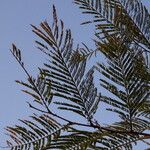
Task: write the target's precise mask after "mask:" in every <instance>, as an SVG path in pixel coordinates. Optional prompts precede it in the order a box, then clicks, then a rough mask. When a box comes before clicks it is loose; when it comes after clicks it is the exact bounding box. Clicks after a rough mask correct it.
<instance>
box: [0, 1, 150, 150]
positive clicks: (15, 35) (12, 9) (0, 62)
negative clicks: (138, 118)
mask: <svg viewBox="0 0 150 150" xmlns="http://www.w3.org/2000/svg"><path fill="white" fill-rule="evenodd" d="M143 2H144V4H146V6H147V7H149V8H150V1H149V0H143ZM52 4H55V6H56V8H57V10H58V16H60V18H61V19H63V20H64V22H65V25H66V27H68V28H71V29H72V32H73V36H74V40H75V42H76V43H81V42H85V43H86V44H87V45H89V46H92V44H90V43H89V39H91V38H92V32H93V30H92V27H86V26H80V23H81V22H82V21H84V20H85V19H84V17H83V16H82V15H81V13H80V11H79V9H78V8H77V7H76V6H75V5H74V4H73V3H72V0H0V22H1V23H0V97H1V98H0V102H1V104H0V133H1V134H0V145H4V141H5V140H6V136H5V134H4V133H5V130H4V129H3V128H4V127H6V126H7V125H14V124H16V123H17V122H18V121H17V120H18V119H19V118H28V116H29V115H31V111H30V109H28V105H27V103H26V101H29V100H30V99H31V98H30V97H28V96H26V95H25V94H24V93H22V92H21V91H20V89H22V88H23V87H21V86H19V85H17V84H16V83H15V82H14V81H15V80H16V79H19V80H24V81H25V79H26V76H25V74H24V73H23V72H22V70H21V68H20V66H19V65H18V64H17V63H16V61H15V59H14V58H13V57H12V55H11V53H10V51H9V49H10V48H11V43H16V45H17V46H18V47H19V48H20V49H22V54H23V59H24V61H25V64H26V66H27V68H28V69H29V70H30V72H31V74H33V75H36V73H37V72H38V70H37V67H39V66H42V63H43V61H44V60H45V58H44V57H43V56H41V52H39V51H38V50H36V48H35V44H34V40H35V39H36V38H35V36H34V34H33V33H32V31H31V27H30V24H34V25H39V23H40V22H41V21H43V20H45V19H46V20H48V21H50V20H51V14H52ZM142 149H143V147H142V145H139V148H138V149H136V150H142Z"/></svg>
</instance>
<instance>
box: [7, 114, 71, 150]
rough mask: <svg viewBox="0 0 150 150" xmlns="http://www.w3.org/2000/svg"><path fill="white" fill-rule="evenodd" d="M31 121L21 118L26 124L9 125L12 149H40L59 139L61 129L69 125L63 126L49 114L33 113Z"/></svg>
mask: <svg viewBox="0 0 150 150" xmlns="http://www.w3.org/2000/svg"><path fill="white" fill-rule="evenodd" d="M31 119H32V120H31V121H29V120H20V121H21V122H22V123H23V124H24V126H26V127H24V126H18V125H16V126H15V127H7V128H6V130H7V131H8V134H9V136H10V137H11V139H13V141H14V142H10V141H7V143H9V144H8V147H9V148H11V149H12V150H30V149H34V150H37V149H38V150H39V149H43V148H44V147H45V146H47V145H49V144H50V143H51V141H52V140H54V139H57V137H59V135H60V134H61V131H63V130H66V129H67V128H68V126H67V125H66V126H62V125H61V124H59V123H58V122H56V121H55V120H54V119H53V118H51V117H50V116H49V115H46V114H43V115H40V116H38V115H33V116H31ZM15 144H16V145H15Z"/></svg>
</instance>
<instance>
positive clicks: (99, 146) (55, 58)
mask: <svg viewBox="0 0 150 150" xmlns="http://www.w3.org/2000/svg"><path fill="white" fill-rule="evenodd" d="M74 2H75V4H77V5H79V8H80V9H81V10H82V11H83V13H84V14H91V15H92V16H93V20H92V21H86V22H84V23H83V24H88V23H94V24H95V25H96V34H95V40H94V42H95V45H96V49H95V50H91V49H89V48H88V47H87V46H86V45H85V44H83V46H84V47H82V48H80V47H79V46H77V48H76V49H75V48H74V45H73V38H72V35H71V30H69V29H65V28H64V23H63V21H61V20H58V18H57V14H56V9H55V7H53V25H52V26H50V25H49V24H48V23H47V22H46V21H44V22H42V23H41V24H40V27H36V26H34V25H32V28H33V30H32V31H33V32H34V33H35V34H36V36H38V37H39V40H38V41H35V42H36V44H37V47H38V49H39V50H40V51H42V52H43V53H45V54H46V55H47V57H48V61H47V62H46V63H44V67H43V68H40V69H39V75H38V77H37V78H33V77H32V76H31V75H30V74H29V73H28V71H27V70H26V68H25V65H24V63H23V61H22V59H21V51H20V50H19V49H18V48H17V47H16V46H15V45H14V44H13V47H12V50H11V52H12V54H13V56H14V57H15V58H16V60H17V61H18V63H19V64H20V66H21V67H22V69H23V70H24V72H25V73H26V75H27V77H28V80H27V82H23V81H17V83H19V84H21V85H23V86H24V87H26V88H27V90H23V92H25V93H27V94H29V95H30V96H32V98H33V100H34V102H36V104H38V105H36V107H35V106H34V105H32V104H31V103H29V106H30V108H32V109H34V110H36V111H38V112H39V113H42V115H32V116H31V119H32V121H30V120H20V121H21V122H22V123H23V126H18V125H16V126H15V127H7V128H6V130H7V131H8V134H9V135H10V138H11V139H12V141H11V140H9V141H7V144H8V147H9V148H11V149H12V150H20V149H21V150H27V149H34V150H37V149H38V150H46V149H60V150H61V149H62V150H123V149H125V150H132V148H133V144H137V142H138V141H143V142H144V143H146V144H147V145H149V144H150V143H148V142H146V141H145V140H146V139H149V138H150V134H149V133H148V132H147V131H149V129H150V123H149V121H150V109H149V108H150V107H149V106H150V99H149V97H150V95H149V94H150V90H149V84H150V82H149V81H150V72H149V67H150V66H149V63H148V62H149V57H148V55H149V50H150V41H149V40H150V24H149V21H148V20H149V18H150V15H149V14H148V11H147V9H146V8H145V6H143V4H142V3H141V2H140V1H139V0H133V1H131V0H74ZM96 52H99V53H100V54H101V57H105V58H106V62H103V63H102V62H100V61H99V62H97V63H96V64H93V67H92V68H90V69H89V68H88V67H87V66H88V60H89V59H87V58H92V59H94V58H95V57H94V58H93V54H94V53H96ZM96 72H98V73H99V74H100V76H98V77H99V79H100V80H99V81H98V82H99V83H100V84H99V85H100V87H101V88H103V89H104V90H105V91H106V92H107V93H108V94H107V95H105V94H103V91H100V92H99V87H98V86H97V84H95V79H94V76H95V73H96ZM55 98H56V99H57V100H55ZM100 103H104V104H105V105H106V106H109V107H108V108H107V109H106V110H107V111H110V112H111V116H113V113H115V114H116V115H117V116H118V117H119V120H118V121H117V122H115V123H113V124H110V125H105V126H104V125H102V124H101V123H99V121H98V119H99V118H100V117H101V114H98V115H99V116H98V117H99V118H98V117H95V113H96V112H98V108H99V104H100ZM53 105H56V106H58V109H59V111H64V110H65V111H66V112H68V113H70V114H72V113H74V115H79V116H80V117H83V118H84V119H85V120H86V122H85V123H84V122H80V120H78V122H76V121H74V120H73V121H72V120H70V119H68V118H67V117H62V116H61V115H59V114H57V113H54V112H53V110H52V109H51V106H53ZM56 112H57V111H56ZM58 122H59V123H58Z"/></svg>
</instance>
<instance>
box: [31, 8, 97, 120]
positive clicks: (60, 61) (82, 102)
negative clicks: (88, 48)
mask: <svg viewBox="0 0 150 150" xmlns="http://www.w3.org/2000/svg"><path fill="white" fill-rule="evenodd" d="M53 18H54V23H53V28H51V27H50V26H49V25H48V23H47V22H43V23H41V28H42V30H41V29H38V28H37V27H35V26H32V27H33V32H34V33H35V34H36V35H38V36H39V37H40V38H41V39H42V40H44V41H45V42H46V44H47V45H46V44H39V43H41V42H36V43H37V44H38V45H39V46H40V47H41V45H42V47H41V48H40V49H42V48H43V49H42V51H44V52H46V53H47V55H48V56H49V58H50V61H49V64H45V67H46V69H42V74H43V75H44V76H45V77H46V81H47V82H50V83H51V88H52V90H53V94H54V95H55V96H59V97H62V98H65V99H67V100H66V101H64V102H56V104H59V105H60V106H59V108H60V109H64V110H70V111H73V112H75V113H78V114H80V115H82V116H84V117H87V118H88V119H90V118H91V117H92V115H93V113H95V111H96V108H97V105H98V103H99V99H100V97H99V95H98V94H97V89H96V88H95V86H94V83H93V73H94V70H93V69H91V70H90V71H89V72H88V73H87V77H86V79H84V78H83V77H84V74H85V67H86V60H84V61H82V62H77V63H75V62H73V59H74V56H73V55H72V54H73V39H72V36H71V31H70V30H64V25H63V22H62V21H60V27H59V22H58V19H57V14H56V10H55V8H53ZM43 45H46V46H43ZM45 47H46V48H45ZM49 47H50V48H51V49H49ZM68 100H69V101H70V102H71V103H70V102H69V101H68Z"/></svg>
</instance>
